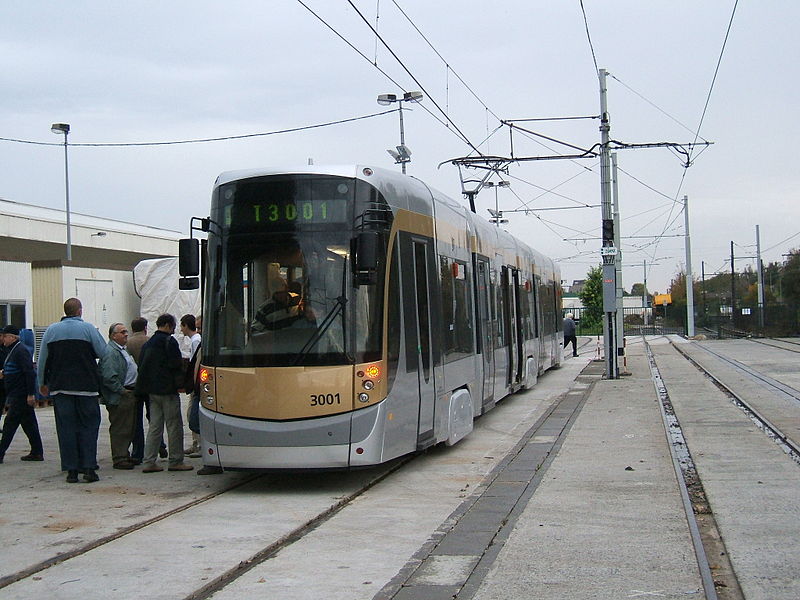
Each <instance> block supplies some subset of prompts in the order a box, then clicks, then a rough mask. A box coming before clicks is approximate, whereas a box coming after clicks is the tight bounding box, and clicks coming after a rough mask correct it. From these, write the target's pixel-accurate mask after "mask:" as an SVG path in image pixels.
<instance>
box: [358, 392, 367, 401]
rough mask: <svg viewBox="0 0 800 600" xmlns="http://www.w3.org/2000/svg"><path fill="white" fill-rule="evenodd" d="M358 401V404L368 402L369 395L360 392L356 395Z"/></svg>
mask: <svg viewBox="0 0 800 600" xmlns="http://www.w3.org/2000/svg"><path fill="white" fill-rule="evenodd" d="M358 401H359V402H369V394H367V393H365V392H361V393H360V394H359V395H358Z"/></svg>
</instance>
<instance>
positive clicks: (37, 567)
mask: <svg viewBox="0 0 800 600" xmlns="http://www.w3.org/2000/svg"><path fill="white" fill-rule="evenodd" d="M263 476H264V474H263V473H258V474H254V475H251V476H249V477H245V478H244V479H242V480H240V481H236V482H234V483H232V484H230V485H228V486H227V487H225V488H222V489H220V490H216V491H214V492H211V493H210V494H207V495H205V496H202V497H201V498H195V499H194V500H192V501H191V502H187V503H186V504H181V505H180V506H177V507H175V508H173V509H171V510H168V511H167V512H164V513H161V514H160V515H156V516H155V517H152V518H150V519H145V520H144V521H140V522H138V523H134V524H133V525H129V526H128V527H124V528H122V529H120V530H119V531H115V532H114V533H112V534H110V535H106V536H103V537H101V538H98V539H96V540H92V541H91V542H88V543H86V544H83V545H82V546H78V547H76V548H73V549H72V550H68V551H66V552H63V553H61V554H58V555H56V556H51V557H50V558H46V559H44V560H42V561H39V562H38V563H36V564H33V565H30V566H28V567H25V568H24V569H20V570H19V571H16V572H14V573H11V574H9V575H5V576H3V577H2V578H0V589H2V588H4V587H7V586H9V585H11V584H12V583H16V582H18V581H22V580H23V579H27V578H28V577H31V576H33V575H36V574H37V573H41V572H42V571H44V570H46V569H49V568H50V567H53V566H55V565H57V564H60V563H62V562H65V561H67V560H70V559H73V558H75V557H77V556H81V555H83V554H86V553H87V552H89V551H91V550H94V549H95V548H99V547H100V546H104V545H105V544H108V543H110V542H113V541H116V540H118V539H120V538H122V537H124V536H126V535H128V534H130V533H134V532H136V531H139V530H140V529H144V528H145V527H148V526H149V525H152V524H154V523H158V522H159V521H163V520H164V519H166V518H168V517H171V516H173V515H176V514H178V513H181V512H183V511H185V510H188V509H190V508H192V507H194V506H197V505H198V504H203V503H204V502H208V501H209V500H213V499H214V498H216V497H217V496H221V495H222V494H224V493H226V492H230V491H231V490H235V489H237V488H240V487H242V486H244V485H247V484H248V483H250V482H252V481H255V480H256V479H258V478H259V477H263Z"/></svg>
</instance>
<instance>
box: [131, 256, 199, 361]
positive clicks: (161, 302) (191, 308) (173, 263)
mask: <svg viewBox="0 0 800 600" xmlns="http://www.w3.org/2000/svg"><path fill="white" fill-rule="evenodd" d="M179 278H180V276H179V275H178V259H177V257H172V258H152V259H149V260H143V261H140V262H139V264H137V265H136V266H135V267H134V268H133V285H134V288H135V289H136V293H137V294H138V295H139V297H140V298H141V299H142V307H141V311H140V315H141V316H143V317H144V318H145V319H147V332H148V333H153V332H154V331H155V330H156V319H157V318H158V316H159V315H162V314H164V313H169V314H171V315H172V316H174V317H175V321H176V322H177V323H180V320H181V317H182V316H183V315H185V314H192V315H195V316H198V315H200V310H201V306H200V290H179V289H178V279H179ZM175 337H176V338H177V340H178V342H179V343H180V344H181V351H182V352H184V354H188V340H185V342H186V343H185V344H184V340H183V339H182V338H183V337H184V336H182V335H181V333H180V327H177V328H176V331H175ZM184 346H186V348H184Z"/></svg>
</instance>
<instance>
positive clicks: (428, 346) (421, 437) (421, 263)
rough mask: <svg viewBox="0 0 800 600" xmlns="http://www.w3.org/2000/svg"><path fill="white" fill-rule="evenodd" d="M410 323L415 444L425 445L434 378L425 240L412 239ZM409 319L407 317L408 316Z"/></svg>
mask: <svg viewBox="0 0 800 600" xmlns="http://www.w3.org/2000/svg"><path fill="white" fill-rule="evenodd" d="M411 243H412V246H413V265H414V275H413V284H414V285H413V295H414V309H412V311H409V312H412V313H413V320H414V321H416V327H415V329H416V338H417V339H416V341H417V345H416V347H417V382H418V386H419V421H418V429H417V445H418V447H420V448H423V447H426V446H427V445H429V440H430V442H431V443H432V441H433V439H434V427H433V426H434V416H435V415H434V408H435V406H436V402H435V400H436V390H435V379H434V374H433V360H432V354H433V353H432V347H433V343H432V342H433V340H432V331H431V301H430V299H431V293H430V289H431V282H430V277H431V275H433V273H432V272H431V271H430V269H429V265H430V259H431V257H430V253H431V252H432V249H431V247H430V244H429V243H428V242H427V241H419V240H413V241H412V242H411ZM409 316H410V315H409Z"/></svg>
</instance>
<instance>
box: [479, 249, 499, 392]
mask: <svg viewBox="0 0 800 600" xmlns="http://www.w3.org/2000/svg"><path fill="white" fill-rule="evenodd" d="M476 266H477V269H476V273H477V285H476V289H477V300H478V301H477V306H478V351H479V352H480V353H481V354H482V355H483V362H482V364H483V378H482V379H483V403H484V404H488V403H489V402H490V401H491V400H493V399H494V343H493V341H494V338H495V335H494V332H493V330H492V319H493V317H492V314H491V308H490V306H491V304H490V296H489V294H490V292H491V288H490V286H489V263H488V261H486V260H485V259H483V258H478V259H477V261H476Z"/></svg>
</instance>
